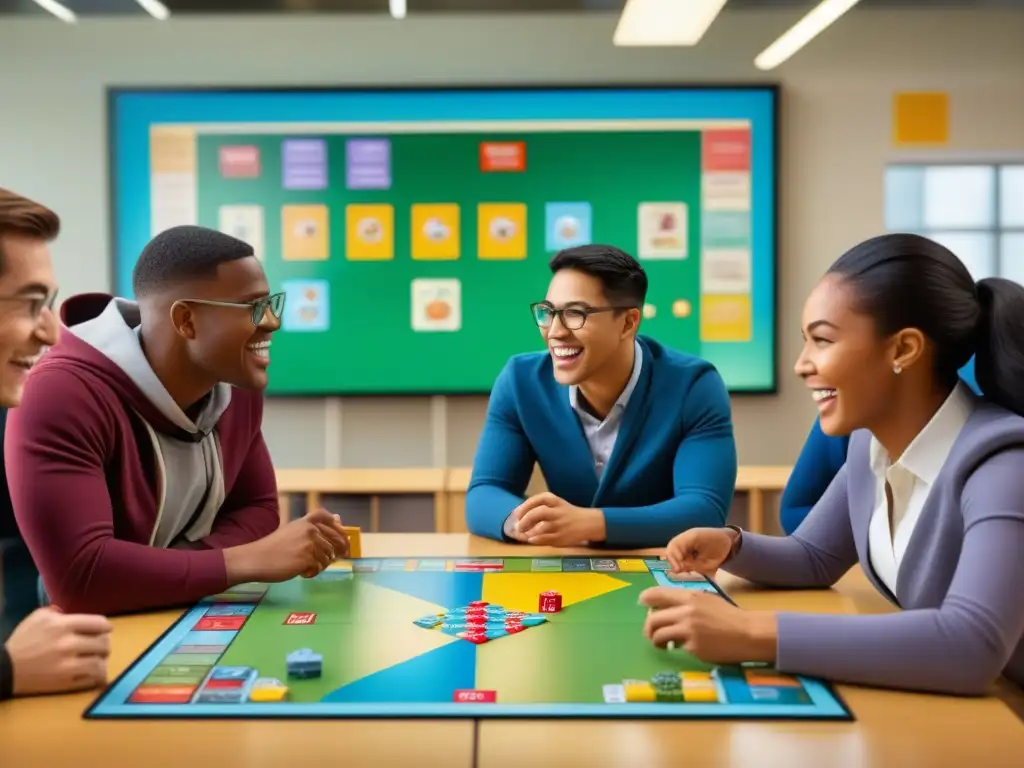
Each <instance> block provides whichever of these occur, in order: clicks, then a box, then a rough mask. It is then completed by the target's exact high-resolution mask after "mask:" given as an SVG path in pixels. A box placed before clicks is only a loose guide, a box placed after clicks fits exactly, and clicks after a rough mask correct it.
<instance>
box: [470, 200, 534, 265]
mask: <svg viewBox="0 0 1024 768" xmlns="http://www.w3.org/2000/svg"><path fill="white" fill-rule="evenodd" d="M477 230H478V240H479V244H478V254H477V255H478V256H479V257H480V258H481V259H525V258H526V205H524V204H523V203H480V205H479V206H478V207H477Z"/></svg>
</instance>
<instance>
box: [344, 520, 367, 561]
mask: <svg viewBox="0 0 1024 768" xmlns="http://www.w3.org/2000/svg"><path fill="white" fill-rule="evenodd" d="M341 532H342V533H344V534H345V536H346V538H348V556H349V557H350V558H352V559H353V560H356V559H358V558H360V557H362V556H363V542H362V538H361V537H360V530H359V529H358V528H356V527H355V526H354V525H343V526H341Z"/></svg>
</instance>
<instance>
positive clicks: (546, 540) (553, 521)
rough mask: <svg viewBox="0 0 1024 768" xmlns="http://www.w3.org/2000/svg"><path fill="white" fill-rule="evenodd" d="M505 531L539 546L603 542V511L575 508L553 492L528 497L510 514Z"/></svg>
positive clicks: (570, 545)
mask: <svg viewBox="0 0 1024 768" xmlns="http://www.w3.org/2000/svg"><path fill="white" fill-rule="evenodd" d="M510 522H511V525H510V531H509V534H510V535H511V536H512V538H514V539H515V540H516V541H521V542H523V543H526V544H533V545H536V546H541V547H574V546H582V545H584V544H586V543H587V542H594V541H604V538H605V535H606V532H605V524H604V513H603V512H602V511H601V510H600V509H590V508H587V507H577V506H576V505H575V504H570V503H569V502H567V501H566V500H565V499H562V498H560V497H558V496H556V495H555V494H553V493H549V492H545V493H538V494H536V495H535V496H531V497H530V498H528V499H527V500H526V501H524V502H523V503H522V504H520V505H519V506H518V507H516V508H515V509H514V510H512V514H511V516H510Z"/></svg>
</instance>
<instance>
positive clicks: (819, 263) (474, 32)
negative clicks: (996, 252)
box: [0, 10, 1024, 467]
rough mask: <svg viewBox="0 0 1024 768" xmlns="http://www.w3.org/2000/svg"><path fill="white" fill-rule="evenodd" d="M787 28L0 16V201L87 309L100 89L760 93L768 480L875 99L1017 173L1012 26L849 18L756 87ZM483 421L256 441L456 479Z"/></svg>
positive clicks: (377, 426)
mask: <svg viewBox="0 0 1024 768" xmlns="http://www.w3.org/2000/svg"><path fill="white" fill-rule="evenodd" d="M796 13H797V12H796V11H785V12H729V13H726V14H725V15H724V16H723V17H722V18H721V19H720V20H719V22H718V23H717V24H716V25H715V26H714V27H713V28H712V30H711V31H710V32H709V34H708V35H707V36H706V38H705V39H704V41H703V42H702V43H701V45H700V46H699V47H698V48H697V49H695V50H682V49H668V50H657V49H652V50H617V49H615V48H613V47H612V45H611V42H610V41H611V35H612V30H613V28H614V24H615V18H614V17H613V16H586V17H578V16H577V17H571V18H570V17H560V16H544V17H528V16H514V17H493V18H490V19H481V18H447V17H443V18H440V19H412V18H410V19H407V20H406V21H405V22H402V23H394V22H391V21H390V20H388V19H364V18H354V19H353V18H341V17H336V18H328V19H323V18H317V19H314V18H308V17H307V18H295V19H291V20H285V21H282V20H275V19H269V18H267V19H255V20H242V21H239V20H232V21H226V20H206V21H202V22H186V21H172V22H170V23H167V24H159V23H156V22H150V21H132V22H122V21H112V20H103V21H90V20H87V21H84V22H82V23H80V24H79V25H77V26H68V25H64V24H61V23H59V22H56V21H50V20H49V19H43V20H38V21H20V20H12V18H11V17H0V184H3V185H5V186H10V187H13V188H15V189H18V190H20V191H22V192H23V193H25V194H28V195H32V196H36V197H38V198H40V199H41V200H43V201H45V202H46V203H48V204H50V205H52V206H54V207H55V208H56V209H57V210H59V211H60V213H61V215H62V216H63V217H64V221H65V234H64V236H63V238H62V239H61V241H60V243H59V244H58V246H57V249H56V258H57V266H58V269H59V272H60V275H61V278H62V284H63V289H62V290H63V292H64V295H67V294H68V293H73V292H78V291H84V290H97V289H101V290H109V287H110V286H109V285H108V275H109V268H108V233H107V219H108V217H107V187H106V163H107V160H106V144H105V141H106V134H105V129H106V126H105V99H104V88H105V87H106V86H108V85H133V84H137V85H157V84H166V85H175V86H188V85H233V84H248V85H267V84H278V85H314V84H326V85H332V84H346V83H371V84H401V83H437V84H453V83H471V84H488V83H526V82H528V83H547V82H555V83H605V82H615V81H618V82H629V83H639V82H666V83H688V82H708V81H718V82H728V81H736V80H741V81H753V80H774V81H778V82H780V83H781V84H782V86H783V105H782V106H783V113H782V147H781V150H782V167H781V172H782V183H781V188H782V199H781V253H780V261H781V266H780V270H779V272H780V281H781V284H780V290H779V298H780V311H781V330H780V338H781V361H780V365H781V375H782V383H781V391H780V394H779V395H778V396H775V397H746V398H736V399H735V400H734V409H735V419H736V434H737V440H738V444H739V455H740V461H741V462H743V463H748V464H750V463H761V464H775V463H789V462H792V461H793V460H794V458H795V456H796V454H797V452H798V450H799V448H800V445H801V443H802V441H803V438H804V435H805V432H806V429H807V428H808V427H809V426H810V423H811V421H812V419H813V417H814V412H813V408H812V406H811V403H810V399H809V398H808V397H807V395H806V394H805V393H804V392H803V390H802V388H801V385H800V383H799V382H798V381H797V380H796V379H795V378H794V377H793V376H792V374H791V370H792V361H793V359H794V357H795V355H796V354H797V350H798V347H799V344H800V334H799V316H800V308H801V304H802V301H803V298H804V297H805V295H806V294H807V292H808V290H809V289H810V288H811V286H812V285H813V283H814V281H815V279H816V278H817V276H818V275H819V274H820V273H821V272H822V271H823V270H824V269H825V267H826V266H827V265H828V264H829V262H830V261H832V260H833V259H834V258H835V257H837V256H838V255H839V254H840V253H841V252H842V251H843V250H844V249H845V248H847V247H848V246H850V245H851V244H853V243H854V242H855V241H856V240H858V239H859V238H863V237H866V236H869V235H872V234H875V233H877V232H878V231H879V229H880V228H881V226H882V171H883V168H884V166H885V164H886V162H887V161H889V160H891V159H893V158H895V157H896V156H897V155H896V152H895V151H894V150H893V148H892V147H891V144H890V124H889V106H890V100H891V96H892V93H893V91H894V90H898V89H931V88H938V89H945V90H948V91H949V92H950V94H951V98H952V141H951V147H950V149H949V150H948V152H949V153H950V154H951V155H953V156H958V155H971V154H975V153H978V152H982V153H994V154H995V155H996V156H999V155H1001V154H1006V155H1008V156H1015V157H1019V156H1021V154H1022V153H1024V43H1022V42H1021V41H1024V14H1021V13H1007V12H976V11H975V12H967V11H963V12H956V11H934V10H930V11H925V12H913V11H900V12H876V11H866V10H864V11H855V12H853V13H851V14H850V15H849V16H848V17H847V18H845V19H843V20H841V21H840V22H839V23H838V24H837V25H836V26H835V27H834V28H833V29H831V30H829V31H828V32H826V33H825V34H824V35H823V36H822V37H820V38H819V39H818V40H817V41H815V42H814V43H813V44H812V45H811V46H810V47H809V48H807V49H806V50H805V51H803V52H801V53H800V54H798V55H797V56H796V57H795V58H794V59H793V60H791V61H790V62H788V63H787V64H784V65H783V66H782V67H781V68H780V69H779V70H777V71H776V72H774V73H768V76H765V75H764V74H763V73H759V72H757V71H756V70H755V69H754V68H753V65H752V64H751V61H752V60H753V58H754V56H755V55H756V54H757V53H758V51H759V50H760V49H761V48H762V47H763V46H764V45H766V44H767V43H768V42H770V41H771V40H772V39H774V37H775V36H776V35H777V34H779V33H781V32H782V31H783V30H784V29H785V28H786V27H787V26H788V25H789V24H790V23H792V21H794V19H795V15H796ZM186 38H188V39H189V40H190V42H189V43H186V42H185V40H186ZM186 51H187V52H186ZM485 407H486V399H485V398H479V397H472V398H398V399H375V398H345V399H343V400H338V399H329V400H326V401H325V400H322V399H309V400H274V401H272V402H270V403H269V405H268V408H267V417H266V424H265V431H266V434H267V439H268V441H269V444H270V446H271V451H272V453H273V454H274V458H275V461H276V462H277V463H278V465H280V466H282V467H303V466H307V467H313V466H352V467H360V466H380V467H393V466H424V465H437V466H443V465H465V464H468V463H469V462H470V461H471V459H472V455H473V450H474V447H475V444H476V439H477V435H478V432H479V428H480V425H481V423H482V419H483V414H484V410H485Z"/></svg>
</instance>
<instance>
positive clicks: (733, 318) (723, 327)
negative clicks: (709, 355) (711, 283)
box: [700, 294, 753, 341]
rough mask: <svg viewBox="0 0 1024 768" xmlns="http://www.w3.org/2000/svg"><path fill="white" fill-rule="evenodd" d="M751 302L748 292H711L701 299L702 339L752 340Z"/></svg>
mask: <svg viewBox="0 0 1024 768" xmlns="http://www.w3.org/2000/svg"><path fill="white" fill-rule="evenodd" d="M750 315H751V304H750V296H749V295H748V294H742V295H735V296H730V295H725V294H721V295H720V294H709V295H706V296H702V297H701V300H700V340H701V341H750V337H751V335H752V332H753V329H752V321H751V317H750Z"/></svg>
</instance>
